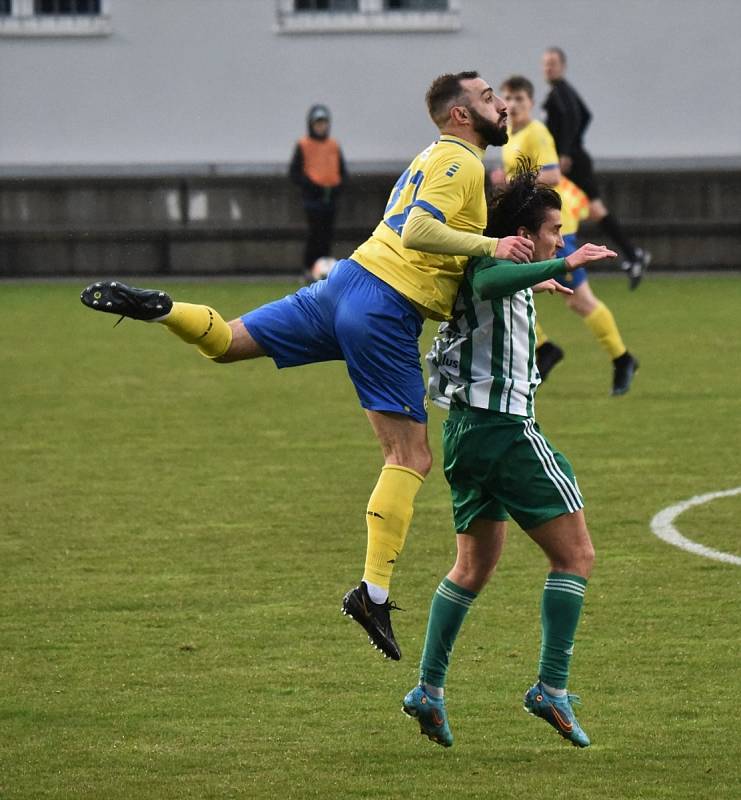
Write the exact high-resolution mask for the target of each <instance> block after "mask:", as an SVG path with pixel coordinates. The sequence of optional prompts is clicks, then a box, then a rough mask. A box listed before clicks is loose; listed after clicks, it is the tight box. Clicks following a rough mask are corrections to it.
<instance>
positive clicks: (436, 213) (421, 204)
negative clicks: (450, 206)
mask: <svg viewBox="0 0 741 800" xmlns="http://www.w3.org/2000/svg"><path fill="white" fill-rule="evenodd" d="M414 206H417V207H418V208H423V209H424V210H425V211H426V212H427V213H428V214H432V216H433V217H435V219H436V220H439V221H440V222H442V223H443V224H445V214H443V212H442V211H440V209H439V208H435V206H433V205H432V203H428V202H427V201H426V200H415V201H414V202H413V203H412V208H414Z"/></svg>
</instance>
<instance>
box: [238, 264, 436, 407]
mask: <svg viewBox="0 0 741 800" xmlns="http://www.w3.org/2000/svg"><path fill="white" fill-rule="evenodd" d="M242 322H243V323H244V326H245V328H246V329H247V331H248V332H249V333H250V335H251V336H252V338H253V339H254V340H255V341H256V342H257V343H258V344H259V345H260V347H262V349H263V350H264V351H265V352H266V353H267V354H268V355H269V356H270V357H271V358H272V359H273V360H274V361H275V364H276V366H277V367H278V368H279V369H282V368H283V367H297V366H300V365H302V364H315V363H317V362H319V361H345V362H346V364H347V371H348V373H349V375H350V380H351V381H352V382H353V385H354V386H355V391H356V392H357V393H358V397H359V398H360V405H361V406H362V407H363V408H365V409H368V410H369V411H394V412H396V413H398V414H405V415H406V416H408V417H411V418H412V419H414V420H416V421H417V422H427V411H426V410H425V384H424V378H423V376H422V365H421V363H420V358H419V345H418V344H417V340H418V339H419V335H420V333H421V332H422V323H423V319H422V315H421V314H420V313H419V311H417V309H416V308H415V307H414V306H413V305H412V303H410V302H409V300H407V299H406V298H405V297H403V296H402V295H400V294H399V293H398V292H397V291H396V290H395V289H393V288H392V287H391V286H389V285H388V284H387V283H384V281H382V280H381V279H380V278H377V277H376V276H375V275H373V274H372V273H370V272H368V270H366V269H364V268H363V267H361V266H360V264H358V263H357V262H355V261H352V260H350V259H344V260H342V261H340V262H338V263H337V266H335V268H334V269H333V270H332V272H330V273H329V277H328V278H327V279H326V280H323V281H317V282H316V283H314V284H312V285H311V286H306V287H304V288H303V289H299V291H298V292H296V294H291V295H288V296H287V297H284V298H283V299H282V300H277V301H276V302H274V303H268V304H267V305H264V306H261V307H260V308H256V309H255V310H254V311H250V312H249V313H247V314H245V315H244V316H243V317H242Z"/></svg>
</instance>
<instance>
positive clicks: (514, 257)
mask: <svg viewBox="0 0 741 800" xmlns="http://www.w3.org/2000/svg"><path fill="white" fill-rule="evenodd" d="M401 243H402V245H403V246H404V247H408V248H410V249H411V250H420V251H421V252H423V253H440V254H443V255H449V256H496V258H504V259H507V260H509V261H515V262H517V263H523V262H527V261H530V259H531V258H532V254H533V243H532V242H531V241H530V240H529V239H525V238H523V237H522V236H507V237H505V238H504V239H494V238H491V237H489V236H481V235H480V234H478V233H468V232H466V231H458V230H456V229H455V228H451V227H450V226H449V225H446V224H445V223H444V222H441V221H440V220H439V219H436V218H435V217H433V216H432V214H430V213H428V212H427V211H425V210H424V209H422V208H419V207H415V208H413V209H412V210H411V212H410V214H409V216H408V217H407V220H406V222H405V223H404V228H403V229H402V233H401Z"/></svg>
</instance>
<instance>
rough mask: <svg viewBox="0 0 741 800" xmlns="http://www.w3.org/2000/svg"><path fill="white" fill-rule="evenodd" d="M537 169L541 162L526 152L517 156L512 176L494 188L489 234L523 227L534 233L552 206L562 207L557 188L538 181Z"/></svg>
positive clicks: (499, 234) (511, 232) (513, 231)
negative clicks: (534, 160)
mask: <svg viewBox="0 0 741 800" xmlns="http://www.w3.org/2000/svg"><path fill="white" fill-rule="evenodd" d="M538 170H539V167H538V165H537V164H535V163H534V162H533V161H531V160H530V159H529V158H527V157H526V156H520V158H518V159H517V167H516V168H515V173H514V175H513V176H512V178H510V180H508V181H507V183H506V184H505V186H504V188H503V189H499V190H497V191H495V192H494V195H493V198H492V201H491V203H490V205H489V211H488V220H487V225H486V231H485V234H486V235H487V236H496V237H499V238H502V237H503V236H515V235H516V234H517V229H518V228H520V227H523V228H527V229H528V230H529V231H532V232H533V233H535V231H537V230H538V228H540V226H541V225H542V224H543V223H544V222H545V217H546V212H547V211H548V209H549V208H555V209H558V210H560V209H561V197H560V196H559V194H558V192H557V191H555V189H551V187H550V186H546V185H545V184H543V183H538Z"/></svg>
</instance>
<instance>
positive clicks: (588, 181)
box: [566, 149, 600, 200]
mask: <svg viewBox="0 0 741 800" xmlns="http://www.w3.org/2000/svg"><path fill="white" fill-rule="evenodd" d="M572 162H573V163H572V164H571V169H570V170H569V173H568V175H566V177H567V178H568V179H569V180H570V181H573V182H574V183H575V184H576V185H577V186H578V187H579V188H580V189H581V190H582V191H583V192H584V194H585V195H586V196H587V197H588V198H589V199H590V200H596V199H597V198H598V197H599V194H600V193H599V186H597V179H596V178H595V177H594V167H593V165H592V159H591V157H590V155H589V153H587V151H586V150H581V149H579V150H575V151H574V155H573V156H572Z"/></svg>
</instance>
